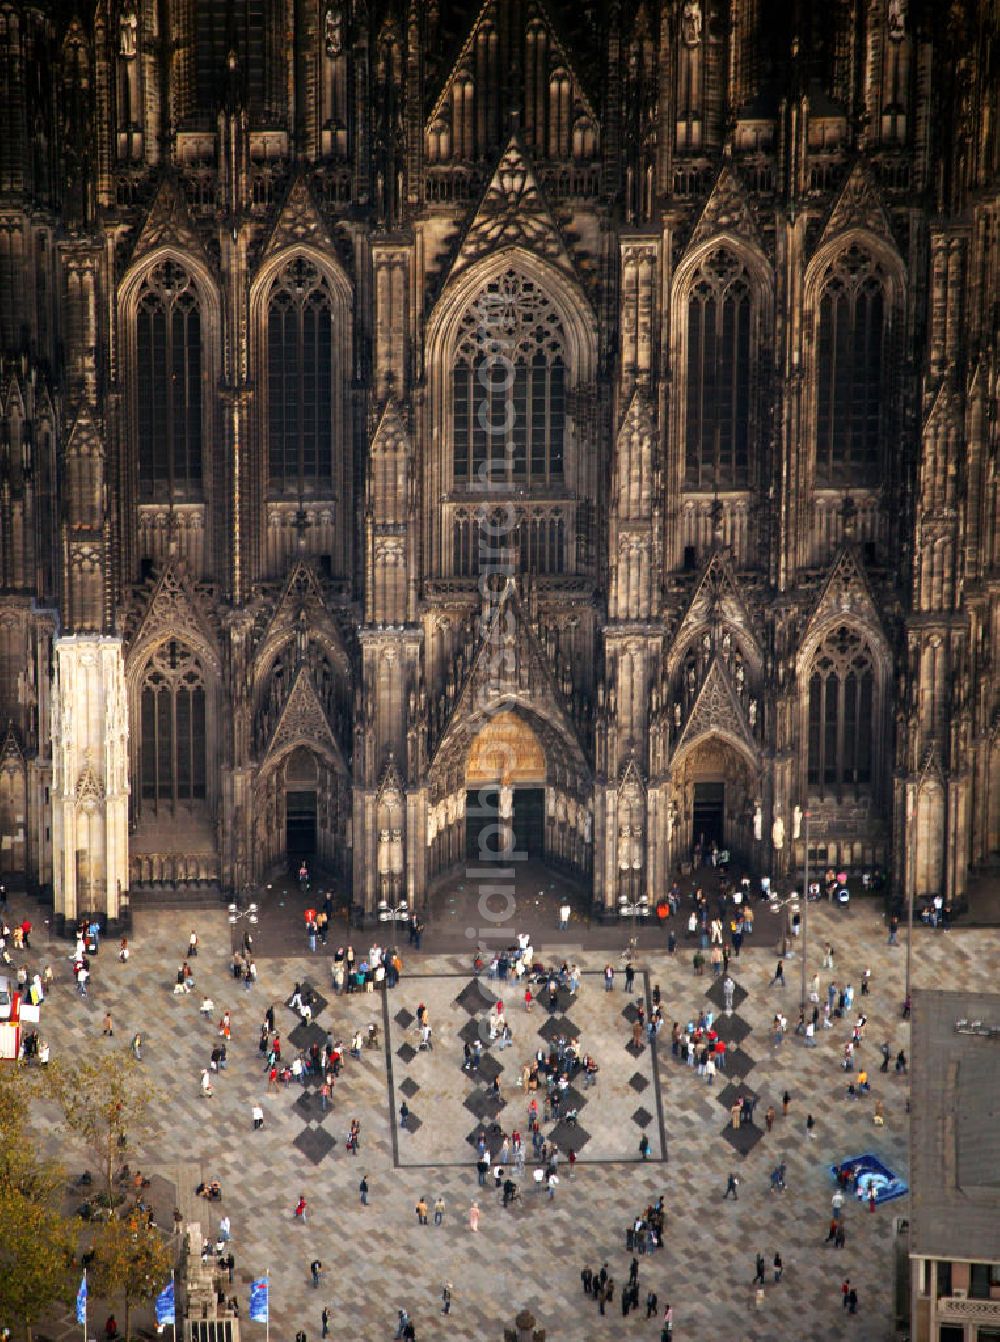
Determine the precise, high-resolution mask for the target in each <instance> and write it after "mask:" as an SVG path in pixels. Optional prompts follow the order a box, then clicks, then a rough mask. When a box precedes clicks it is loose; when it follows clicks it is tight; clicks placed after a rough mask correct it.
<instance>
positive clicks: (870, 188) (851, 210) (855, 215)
mask: <svg viewBox="0 0 1000 1342" xmlns="http://www.w3.org/2000/svg"><path fill="white" fill-rule="evenodd" d="M849 228H863V229H865V230H866V231H867V232H869V233H874V234H876V235H877V236H878V237H880V238H885V239H886V241H887V242H892V231H891V229H890V228H889V220H888V218H887V216H886V213H885V210H884V209H883V208H882V202H881V200H880V199H879V195H878V192H877V190H876V189H875V185H874V183H873V182H872V179H871V178H870V177H869V175H868V173H867V171H866V169H865V167H864V165H863V164H862V163H861V162H858V163H855V165H854V167H853V168H852V169H851V171H850V174H849V176H848V178H847V181H846V182H845V183H844V185H843V187H842V189H841V192H840V195H839V196H838V197H837V199H836V200H835V201H834V204H833V209H832V210H831V211H830V218H829V219H828V220H827V223H826V228H825V229H824V230H823V236H822V238H821V239H820V246H821V247H822V246H823V244H824V243H827V242H829V241H830V239H831V238H834V237H836V236H837V234H838V233H844V232H846V230H847V229H849Z"/></svg>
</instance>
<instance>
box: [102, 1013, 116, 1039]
mask: <svg viewBox="0 0 1000 1342" xmlns="http://www.w3.org/2000/svg"><path fill="white" fill-rule="evenodd" d="M114 1032H115V1029H114V1026H113V1025H112V1023H111V1012H110V1011H105V1013H104V1035H105V1038H110V1037H111V1036H112V1035H113V1034H114Z"/></svg>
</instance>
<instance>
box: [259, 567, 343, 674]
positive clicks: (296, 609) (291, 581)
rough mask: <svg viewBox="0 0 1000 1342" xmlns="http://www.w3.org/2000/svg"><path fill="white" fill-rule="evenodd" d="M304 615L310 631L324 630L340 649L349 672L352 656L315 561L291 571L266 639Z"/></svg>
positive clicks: (326, 637) (330, 643) (332, 644)
mask: <svg viewBox="0 0 1000 1342" xmlns="http://www.w3.org/2000/svg"><path fill="white" fill-rule="evenodd" d="M302 619H304V620H305V623H306V625H307V627H308V629H309V632H310V633H317V632H322V635H323V640H324V641H325V642H326V643H327V644H328V646H330V647H331V648H332V650H333V651H334V652H335V653H336V655H337V657H338V659H339V660H340V662H341V667H342V669H343V670H344V671H346V672H347V673H348V675H349V674H350V659H349V658H348V655H347V649H346V648H345V647H344V641H343V638H342V637H341V633H340V630H339V629H338V628H337V625H336V622H335V621H334V619H333V618H332V616H331V615H330V612H329V610H328V609H327V605H326V600H325V598H324V596H323V589H322V588H321V587H320V585H319V579H318V578H317V576H316V570H315V569H314V568H313V566H312V565H311V564H309V563H306V562H304V561H302V560H300V561H299V562H298V563H296V564H295V565H294V566H293V568H292V570H291V572H290V573H289V575H288V578H287V580H286V582H285V585H284V587H283V588H282V590H281V595H280V596H279V597H278V600H277V603H276V605H275V607H274V614H273V615H272V616H271V618H270V620H269V621H268V623H267V630H266V633H265V635H264V641H265V643H269V642H271V641H272V640H273V639H274V637H275V635H278V634H285V633H287V631H288V630H289V629H291V628H293V627H294V626H295V625H296V624H298V623H299V622H300V621H301V620H302Z"/></svg>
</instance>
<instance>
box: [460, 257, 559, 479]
mask: <svg viewBox="0 0 1000 1342" xmlns="http://www.w3.org/2000/svg"><path fill="white" fill-rule="evenodd" d="M564 350H565V344H564V336H563V331H562V326H561V324H560V321H559V317H558V314H557V313H556V310H555V308H554V307H553V305H552V303H551V302H550V300H549V299H548V297H547V296H546V295H545V294H544V293H543V292H542V290H541V289H540V288H539V286H538V285H537V284H536V283H535V282H534V281H533V280H530V279H527V278H526V277H524V276H522V275H519V274H518V273H517V272H516V271H514V270H508V271H507V272H506V273H505V274H503V275H501V276H500V277H499V278H498V279H496V280H494V281H492V282H491V283H490V284H489V285H488V286H487V287H486V289H485V290H484V291H483V293H481V294H480V295H479V297H478V298H477V299H476V301H475V302H474V303H473V304H472V306H471V307H470V309H469V311H468V312H467V313H466V314H465V316H464V317H463V319H462V327H461V333H460V335H459V340H458V345H457V350H456V355H455V367H454V372H453V383H452V411H453V419H452V450H453V477H454V481H455V484H456V485H458V486H460V487H466V486H467V487H469V488H471V489H477V488H478V489H482V488H487V487H490V486H492V487H494V488H495V487H496V486H498V485H529V486H530V485H542V486H545V485H553V484H559V485H561V484H562V480H563V448H564V440H565V433H566V364H565V353H564Z"/></svg>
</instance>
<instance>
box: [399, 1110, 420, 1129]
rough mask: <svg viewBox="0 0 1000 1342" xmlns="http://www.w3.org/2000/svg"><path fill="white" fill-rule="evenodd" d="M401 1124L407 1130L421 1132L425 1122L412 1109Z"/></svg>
mask: <svg viewBox="0 0 1000 1342" xmlns="http://www.w3.org/2000/svg"><path fill="white" fill-rule="evenodd" d="M399 1126H400V1127H401V1128H405V1129H406V1131H407V1132H419V1131H420V1129H421V1128H422V1127H423V1123H422V1122H421V1121H420V1119H419V1118H418V1117H417V1115H416V1114H415V1113H414V1112H413V1110H412V1109H411V1110H410V1112H409V1113H408V1114H407V1115H406V1118H405V1119H403V1121H402V1122H401V1123H400V1125H399Z"/></svg>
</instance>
